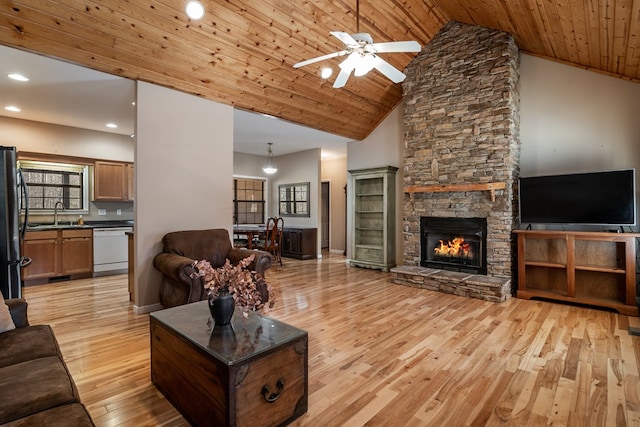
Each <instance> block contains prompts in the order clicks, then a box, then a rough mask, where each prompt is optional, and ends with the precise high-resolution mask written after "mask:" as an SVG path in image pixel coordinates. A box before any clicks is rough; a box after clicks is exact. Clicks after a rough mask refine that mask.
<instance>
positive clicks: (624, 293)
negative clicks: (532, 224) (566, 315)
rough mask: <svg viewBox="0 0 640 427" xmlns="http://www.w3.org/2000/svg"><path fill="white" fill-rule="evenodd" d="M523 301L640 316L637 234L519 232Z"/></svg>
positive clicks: (519, 276)
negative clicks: (584, 306) (583, 306)
mask: <svg viewBox="0 0 640 427" xmlns="http://www.w3.org/2000/svg"><path fill="white" fill-rule="evenodd" d="M514 233H516V235H517V236H518V292H517V296H518V298H524V299H530V298H542V299H548V300H556V301H565V302H572V303H579V304H588V305H592V306H598V307H606V308H610V309H614V310H617V311H618V312H619V313H621V314H626V315H630V316H637V315H638V307H637V306H636V239H637V238H640V235H639V234H634V233H606V232H578V231H576V232H571V231H542V230H517V231H515V232H514Z"/></svg>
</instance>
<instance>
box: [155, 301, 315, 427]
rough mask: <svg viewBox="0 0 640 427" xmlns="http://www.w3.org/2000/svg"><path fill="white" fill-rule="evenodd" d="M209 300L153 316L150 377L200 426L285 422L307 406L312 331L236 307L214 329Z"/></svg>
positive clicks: (255, 426) (259, 424) (190, 419)
mask: <svg viewBox="0 0 640 427" xmlns="http://www.w3.org/2000/svg"><path fill="white" fill-rule="evenodd" d="M207 305H208V302H207V301H202V302H197V303H193V304H187V305H182V306H179V307H174V308H170V309H166V310H161V311H157V312H155V313H152V314H151V316H150V328H151V380H152V382H153V384H154V385H155V386H156V387H157V388H158V390H160V391H161V392H162V393H163V394H164V395H165V396H166V397H167V399H168V400H169V401H170V402H171V403H172V404H173V406H175V407H176V409H178V411H180V413H181V414H182V415H183V416H184V417H185V418H186V419H187V420H188V421H189V422H191V423H192V424H194V425H197V426H249V425H250V426H252V427H258V426H273V425H286V424H288V423H290V422H291V421H293V420H295V419H296V418H298V417H300V416H301V415H302V414H304V413H305V412H306V411H307V396H308V352H307V347H308V345H307V342H308V337H307V332H306V331H303V330H301V329H298V328H295V327H293V326H290V325H287V324H286V323H283V322H279V321H277V320H274V319H271V318H268V317H264V316H261V315H258V314H255V313H253V312H251V313H249V317H248V318H246V319H245V318H244V317H243V316H242V313H241V312H240V311H239V310H237V309H236V312H235V313H234V315H233V319H232V321H231V325H230V326H226V327H220V326H216V327H215V328H213V331H212V330H211V328H210V327H209V326H208V325H207V321H208V319H209V318H210V314H209V307H208V306H207Z"/></svg>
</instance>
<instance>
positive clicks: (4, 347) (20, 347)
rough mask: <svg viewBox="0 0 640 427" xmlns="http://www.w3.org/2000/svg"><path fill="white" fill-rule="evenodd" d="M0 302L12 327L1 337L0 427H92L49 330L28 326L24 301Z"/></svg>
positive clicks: (43, 326)
mask: <svg viewBox="0 0 640 427" xmlns="http://www.w3.org/2000/svg"><path fill="white" fill-rule="evenodd" d="M5 303H6V304H7V306H8V307H9V311H10V313H11V318H12V319H13V323H14V324H15V325H16V329H14V330H12V331H7V332H3V333H0V426H1V427H5V426H12V427H17V426H50V427H57V426H60V427H62V426H64V427H81V426H82V427H84V426H94V423H93V421H92V420H91V417H90V416H89V413H88V412H87V410H86V408H85V407H84V405H83V404H82V403H81V402H80V397H79V395H78V390H77V388H76V385H75V383H74V382H73V378H71V375H70V374H69V371H68V369H67V365H66V364H65V363H64V360H63V358H62V354H61V353H60V348H59V347H58V342H57V341H56V338H55V336H54V334H53V330H52V329H51V327H50V326H48V325H36V326H30V325H29V321H28V318H27V302H26V301H25V300H23V299H9V300H5Z"/></svg>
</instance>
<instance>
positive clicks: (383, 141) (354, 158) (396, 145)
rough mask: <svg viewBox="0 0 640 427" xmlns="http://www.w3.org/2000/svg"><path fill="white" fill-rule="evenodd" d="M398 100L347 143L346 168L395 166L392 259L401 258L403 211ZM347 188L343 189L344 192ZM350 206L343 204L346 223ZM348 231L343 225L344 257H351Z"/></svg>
mask: <svg viewBox="0 0 640 427" xmlns="http://www.w3.org/2000/svg"><path fill="white" fill-rule="evenodd" d="M402 108H403V107H402V104H400V105H398V106H397V107H396V108H394V109H393V111H391V113H389V115H388V116H387V117H386V118H385V119H384V120H383V121H382V123H380V124H379V125H378V127H377V128H375V130H374V131H373V132H371V134H370V135H369V136H368V137H366V138H365V139H363V140H362V141H353V142H349V143H348V144H347V169H348V170H355V169H366V168H375V167H382V166H395V167H397V168H398V173H397V174H396V261H397V262H402V256H399V255H400V254H401V253H402V245H403V239H402V215H403V209H402V206H403V202H402V200H403V197H404V192H403V177H404V174H403V171H404V167H403V166H404V145H403V139H402V138H403V127H404V126H403V118H402ZM349 191H351V190H350V189H347V192H349ZM352 214H353V206H352V204H351V203H348V204H347V224H350V223H351V215H352ZM352 235H353V233H352V231H351V230H350V229H349V228H347V258H350V257H351V252H350V246H351V239H352Z"/></svg>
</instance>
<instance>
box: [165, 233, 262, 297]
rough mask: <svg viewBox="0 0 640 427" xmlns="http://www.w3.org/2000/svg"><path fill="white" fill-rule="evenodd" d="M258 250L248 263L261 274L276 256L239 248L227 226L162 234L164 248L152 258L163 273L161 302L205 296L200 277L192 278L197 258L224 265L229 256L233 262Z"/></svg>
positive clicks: (237, 261) (213, 264) (219, 265)
mask: <svg viewBox="0 0 640 427" xmlns="http://www.w3.org/2000/svg"><path fill="white" fill-rule="evenodd" d="M251 254H255V255H256V257H255V259H254V260H253V262H252V263H251V264H250V265H249V268H250V269H251V270H254V271H256V272H257V273H259V274H260V275H261V276H263V277H264V276H265V271H266V270H267V269H268V268H269V267H271V264H272V263H273V257H272V255H271V254H270V253H268V252H265V251H259V250H249V249H236V248H234V247H233V246H232V245H231V239H230V238H229V232H228V231H227V230H226V229H224V228H216V229H210V230H188V231H175V232H172V233H168V234H166V235H165V236H164V237H163V238H162V252H161V253H159V254H158V255H156V257H155V258H154V259H153V266H154V267H155V268H156V269H157V270H158V271H160V272H161V273H162V283H161V284H160V303H161V304H162V305H163V306H164V307H174V306H176V305H182V304H188V303H191V302H196V301H201V300H203V299H206V293H205V292H204V290H203V287H202V282H201V281H200V278H198V277H196V278H193V279H192V278H191V277H190V276H191V273H193V272H194V268H193V267H192V264H193V262H194V261H195V260H201V259H206V260H207V261H209V262H210V263H211V266H213V267H222V266H223V265H224V263H225V261H226V259H227V258H228V259H229V261H230V262H231V264H232V265H237V264H238V263H239V262H240V261H241V260H243V259H244V258H246V257H248V256H250V255H251Z"/></svg>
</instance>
